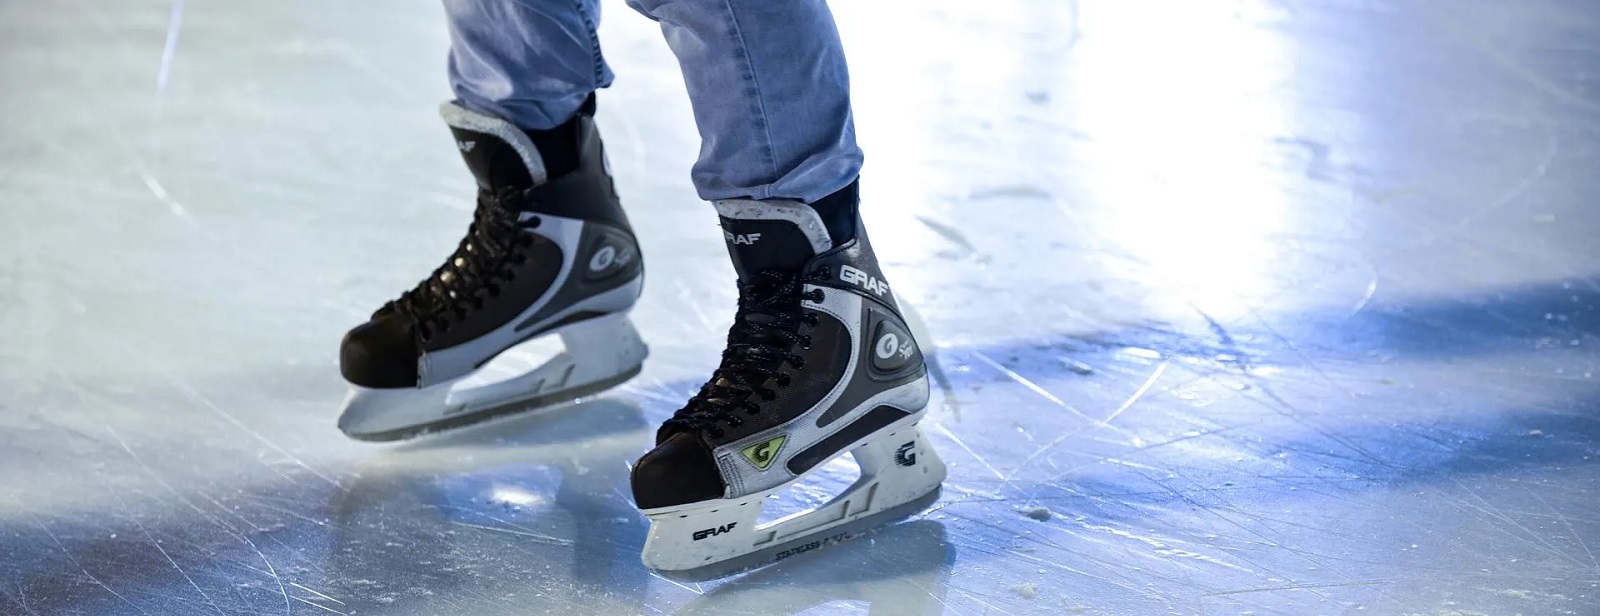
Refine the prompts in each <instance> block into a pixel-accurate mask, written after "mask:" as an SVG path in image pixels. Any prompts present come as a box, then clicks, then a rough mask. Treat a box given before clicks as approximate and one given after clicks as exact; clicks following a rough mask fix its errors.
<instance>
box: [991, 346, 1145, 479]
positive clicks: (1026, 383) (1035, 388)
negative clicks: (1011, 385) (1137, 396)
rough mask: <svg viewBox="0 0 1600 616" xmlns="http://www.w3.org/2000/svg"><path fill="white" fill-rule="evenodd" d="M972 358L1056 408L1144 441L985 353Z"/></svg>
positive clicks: (1135, 439)
mask: <svg viewBox="0 0 1600 616" xmlns="http://www.w3.org/2000/svg"><path fill="white" fill-rule="evenodd" d="M972 356H973V357H976V358H978V360H979V361H982V362H983V363H986V364H989V367H991V368H994V369H995V370H997V371H999V372H1000V373H1001V374H1004V375H1006V376H1007V377H1008V378H1010V379H1011V380H1013V381H1016V382H1017V383H1018V384H1020V385H1022V386H1023V387H1026V388H1028V389H1029V390H1030V391H1032V392H1033V393H1036V394H1039V395H1040V396H1041V397H1043V398H1044V399H1046V400H1049V401H1051V402H1054V403H1055V405H1056V406H1059V407H1061V408H1063V409H1066V410H1067V412H1069V413H1072V414H1073V415H1077V416H1078V417H1079V418H1082V419H1083V420H1084V421H1087V422H1089V423H1092V424H1095V425H1097V426H1101V427H1105V428H1110V429H1111V430H1112V431H1115V432H1119V433H1121V434H1122V435H1123V436H1127V437H1129V438H1131V439H1133V444H1135V445H1139V444H1142V443H1143V441H1141V440H1139V437H1137V436H1134V435H1133V434H1132V433H1130V432H1127V431H1125V430H1122V429H1121V428H1117V427H1115V426H1108V425H1105V423H1104V422H1102V421H1100V420H1098V419H1095V418H1093V417H1090V416H1088V415H1087V414H1085V413H1084V412H1083V411H1080V410H1078V409H1077V408H1075V407H1073V406H1072V405H1070V404H1067V403H1066V402H1065V401H1063V400H1062V399H1060V398H1057V397H1056V396H1055V394H1052V393H1050V392H1048V391H1045V388H1043V387H1040V386H1039V385H1038V384H1037V383H1034V382H1033V381H1030V380H1028V379H1027V377H1024V376H1022V375H1020V374H1017V373H1016V372H1015V371H1013V370H1011V369H1010V368H1007V367H1005V366H1002V365H1000V362H997V361H995V360H992V359H989V356H987V355H984V354H983V353H979V352H977V351H973V352H972ZM1058 441H1059V439H1058ZM1054 444H1055V443H1051V445H1054ZM1051 445H1046V446H1045V448H1049V447H1050V446H1051ZM1037 455H1038V453H1035V454H1034V456H1029V458H1028V459H1029V460H1032V459H1033V458H1034V457H1035V456H1037ZM1023 463H1024V464H1026V463H1027V462H1026V461H1024V462H1023ZM1018 468H1021V467H1020V466H1019V467H1018Z"/></svg>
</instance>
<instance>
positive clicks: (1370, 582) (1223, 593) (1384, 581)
mask: <svg viewBox="0 0 1600 616" xmlns="http://www.w3.org/2000/svg"><path fill="white" fill-rule="evenodd" d="M1393 581H1394V580H1393V579H1389V578H1378V579H1371V580H1355V581H1350V582H1321V583H1311V584H1285V585H1283V586H1263V587H1260V588H1241V589H1238V590H1221V591H1217V592H1210V593H1206V594H1203V595H1200V596H1202V597H1224V596H1228V595H1244V594H1250V593H1256V592H1276V591H1279V590H1313V589H1319V588H1340V587H1343V586H1372V585H1374V584H1388V583H1390V582H1393Z"/></svg>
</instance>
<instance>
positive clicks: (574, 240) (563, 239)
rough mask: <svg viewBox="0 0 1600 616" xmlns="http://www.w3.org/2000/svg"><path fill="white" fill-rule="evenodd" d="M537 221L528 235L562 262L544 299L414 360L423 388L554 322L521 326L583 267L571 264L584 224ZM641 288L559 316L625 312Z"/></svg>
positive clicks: (589, 302) (596, 299) (557, 219)
mask: <svg viewBox="0 0 1600 616" xmlns="http://www.w3.org/2000/svg"><path fill="white" fill-rule="evenodd" d="M540 219H541V220H543V222H542V223H541V224H540V225H539V227H538V228H537V229H533V230H531V231H529V232H530V233H536V234H538V235H542V236H544V237H546V238H549V239H550V241H552V242H555V243H556V245H558V246H560V247H561V258H562V259H563V261H565V262H564V263H563V264H562V268H561V273H559V274H557V275H556V279H555V280H554V281H553V282H551V283H550V289H549V290H548V291H545V294H544V296H543V297H540V298H539V300H538V301H536V302H534V303H532V304H530V305H529V306H528V307H527V308H526V309H524V310H523V311H522V313H521V314H518V315H517V316H516V317H515V318H513V319H511V320H509V321H506V323H505V324H504V325H501V326H500V327H497V328H495V329H494V330H493V331H491V332H489V333H487V334H484V335H482V336H479V337H477V338H473V339H472V340H469V341H467V342H464V343H461V344H458V345H456V346H453V347H450V348H447V349H440V350H437V351H433V352H430V353H426V354H424V355H423V356H422V357H420V358H418V360H417V368H418V370H417V372H418V375H419V376H420V378H421V382H422V383H421V384H422V385H423V386H424V387H427V386H430V385H435V384H438V383H441V382H444V381H449V380H454V379H457V378H460V377H462V376H464V375H466V374H467V373H469V372H472V371H473V370H476V369H477V368H478V366H479V365H480V364H482V363H483V362H484V360H486V359H488V358H490V357H494V355H495V352H497V351H498V350H499V349H503V348H506V347H507V346H510V345H511V344H514V343H515V342H516V341H519V340H526V339H527V338H529V337H530V334H532V333H534V332H537V331H539V328H540V327H543V326H545V325H546V324H548V323H553V322H556V321H557V320H558V319H547V320H546V322H545V323H543V324H540V325H538V326H528V325H527V324H526V323H525V322H526V320H527V319H528V317H531V316H533V315H536V314H538V313H539V312H540V311H541V310H544V309H545V306H546V305H548V304H549V303H550V300H551V299H553V298H554V297H556V295H557V292H558V291H559V290H560V289H561V287H562V285H565V284H567V280H568V279H569V278H571V277H572V272H573V270H575V269H576V268H578V267H581V266H582V265H583V264H581V263H573V262H572V261H573V260H574V259H577V258H579V255H578V238H580V237H582V235H583V226H584V224H586V223H584V222H583V221H581V220H573V219H571V218H562V217H560V216H549V215H543V214H541V215H540ZM642 284H643V282H642V281H640V280H634V281H633V282H631V283H629V284H628V285H627V286H624V287H622V288H619V289H617V290H615V291H613V292H611V293H607V294H604V295H601V296H595V297H593V298H591V299H590V300H587V301H585V302H584V305H583V307H582V308H579V307H576V306H575V307H574V308H573V309H571V310H567V311H564V312H563V314H571V313H572V312H576V311H578V310H579V309H587V310H595V311H599V312H608V313H609V312H617V311H620V310H623V309H626V308H627V307H629V306H632V305H633V301H634V299H636V298H637V297H638V296H639V289H640V285H642Z"/></svg>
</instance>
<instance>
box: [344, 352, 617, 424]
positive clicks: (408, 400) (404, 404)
mask: <svg viewBox="0 0 1600 616" xmlns="http://www.w3.org/2000/svg"><path fill="white" fill-rule="evenodd" d="M642 368H643V366H642V365H641V366H634V367H633V368H632V369H630V370H628V371H626V372H623V373H622V374H618V375H615V376H612V377H610V378H606V379H602V380H599V381H595V382H593V383H588V384H585V385H579V386H577V387H573V388H570V389H563V390H558V391H552V392H544V393H537V392H529V394H530V395H528V396H527V397H514V398H509V399H504V400H500V401H498V402H495V403H490V404H487V405H483V406H475V407H469V406H467V405H461V404H456V405H451V404H449V402H448V398H449V392H450V385H452V383H442V384H440V385H435V386H433V387H428V388H423V389H403V390H376V389H359V390H354V391H352V392H351V394H350V396H349V397H348V398H347V399H346V400H345V408H344V411H343V413H342V414H341V415H340V416H339V430H340V431H341V432H344V434H345V436H348V437H350V438H353V439H356V440H358V441H368V442H389V441H398V440H404V439H409V438H413V437H417V436H421V435H424V434H432V433H438V432H444V431H448V430H457V429H461V428H466V427H468V426H474V425H477V424H480V423H483V422H486V421H490V420H493V419H500V418H503V417H507V416H509V415H514V414H520V413H524V412H535V411H544V410H548V409H550V408H552V407H554V406H557V405H560V404H562V403H565V402H571V401H574V400H577V399H579V398H584V397H587V396H592V395H594V394H597V393H600V392H603V391H605V390H607V389H611V388H612V387H616V386H617V385H621V384H622V383H624V382H627V381H628V380H629V379H632V378H633V377H635V376H638V375H639V371H640V370H641V369H642Z"/></svg>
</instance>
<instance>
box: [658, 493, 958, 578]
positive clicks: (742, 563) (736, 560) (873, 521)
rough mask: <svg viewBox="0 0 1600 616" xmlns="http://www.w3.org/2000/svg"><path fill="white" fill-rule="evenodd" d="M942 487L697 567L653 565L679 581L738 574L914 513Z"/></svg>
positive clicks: (857, 535)
mask: <svg viewBox="0 0 1600 616" xmlns="http://www.w3.org/2000/svg"><path fill="white" fill-rule="evenodd" d="M942 491H943V489H942V488H939V487H936V488H934V489H933V491H931V492H928V493H927V494H925V495H923V496H921V497H918V498H917V499H915V500H910V501H906V502H905V503H902V504H900V505H896V506H895V507H892V508H889V509H885V510H883V511H880V512H878V513H875V514H872V515H869V516H865V517H862V518H860V519H857V520H855V521H852V522H847V523H844V524H840V525H838V526H834V527H831V528H828V529H826V530H823V531H822V532H819V533H817V534H815V535H809V536H805V537H796V538H794V539H790V540H788V541H784V542H782V543H777V544H773V545H769V546H764V547H762V548H761V549H759V550H756V551H754V552H751V553H749V554H745V555H742V556H736V557H733V558H730V559H727V560H723V561H719V562H715V563H711V564H709V565H706V566H703V567H696V568H694V569H682V570H677V571H672V570H666V569H656V570H655V572H656V573H659V574H661V575H662V576H663V577H667V578H670V579H673V580H677V581H680V582H707V581H711V580H715V579H719V578H725V577H729V576H733V575H737V574H740V573H744V572H746V571H750V570H753V569H757V568H760V567H763V566H766V565H769V564H772V563H775V562H778V561H781V560H786V559H788V558H791V557H794V556H799V555H801V554H806V553H809V552H814V551H818V550H821V549H823V548H826V547H828V546H831V545H835V544H838V543H843V542H846V541H851V540H854V539H857V538H860V537H862V536H864V535H868V534H871V533H873V532H874V531H876V530H877V529H878V528H880V527H882V526H884V525H887V524H889V523H891V522H895V521H898V520H900V519H903V518H908V517H911V516H913V515H916V514H917V513H919V512H921V511H922V510H923V509H926V508H928V507H929V506H931V505H933V503H935V502H937V501H938V500H939V494H940V493H941V492H942Z"/></svg>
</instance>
